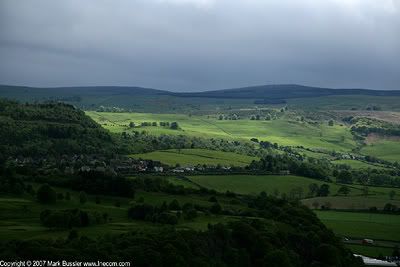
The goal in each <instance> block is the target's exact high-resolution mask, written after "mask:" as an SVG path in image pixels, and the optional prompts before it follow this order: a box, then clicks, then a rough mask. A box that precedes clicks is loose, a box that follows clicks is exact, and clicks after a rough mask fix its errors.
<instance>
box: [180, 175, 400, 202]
mask: <svg viewBox="0 0 400 267" xmlns="http://www.w3.org/2000/svg"><path fill="white" fill-rule="evenodd" d="M188 178H189V179H190V180H191V181H193V182H194V183H195V184H197V185H200V186H203V187H206V188H209V189H214V190H216V191H219V192H225V191H227V190H229V191H233V192H237V193H240V194H258V193H260V192H261V191H265V192H267V193H268V194H273V195H274V194H276V192H278V193H279V195H281V194H282V193H284V194H286V195H289V194H290V192H291V190H292V189H295V188H301V189H302V197H301V198H305V199H303V200H302V202H303V203H304V204H305V205H307V206H308V207H310V208H312V207H313V206H312V205H313V203H314V202H317V203H318V204H319V206H322V205H326V203H329V204H330V206H331V208H334V209H351V210H353V209H369V208H370V207H377V208H378V209H382V208H383V207H384V206H385V204H387V203H392V204H394V205H397V206H400V189H399V188H386V187H374V186H371V187H369V188H368V196H363V195H362V194H363V187H362V186H360V185H348V186H349V187H350V190H351V191H350V193H349V195H348V196H339V195H337V191H338V189H339V187H340V186H341V185H338V184H335V183H327V184H328V185H329V191H330V195H329V196H328V197H314V198H306V197H307V194H308V193H309V188H308V186H309V185H310V184H312V183H316V184H317V185H319V186H320V185H321V184H323V183H324V182H322V181H318V180H315V179H310V178H306V177H300V176H292V175H196V176H188ZM183 185H184V184H183ZM184 186H185V185H184ZM392 190H394V191H395V192H396V195H395V197H394V199H393V200H391V199H390V197H389V192H390V191H392Z"/></svg>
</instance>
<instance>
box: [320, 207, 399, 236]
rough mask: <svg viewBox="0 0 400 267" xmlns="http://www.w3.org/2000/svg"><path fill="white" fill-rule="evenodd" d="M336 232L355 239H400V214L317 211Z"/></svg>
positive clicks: (322, 219)
mask: <svg viewBox="0 0 400 267" xmlns="http://www.w3.org/2000/svg"><path fill="white" fill-rule="evenodd" d="M315 213H316V214H317V216H318V218H319V219H320V220H321V221H322V222H323V223H324V224H325V225H326V226H327V227H328V228H331V229H332V230H333V231H334V232H335V233H337V234H339V235H341V236H345V237H352V238H355V239H363V238H370V239H376V240H389V241H395V242H399V240H400V216H398V215H389V214H374V213H361V212H344V211H315Z"/></svg>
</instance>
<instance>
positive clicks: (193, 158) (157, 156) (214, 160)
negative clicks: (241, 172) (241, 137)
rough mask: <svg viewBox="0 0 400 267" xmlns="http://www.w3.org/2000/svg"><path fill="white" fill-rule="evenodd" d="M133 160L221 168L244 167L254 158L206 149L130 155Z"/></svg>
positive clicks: (171, 150)
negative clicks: (205, 165) (139, 159)
mask: <svg viewBox="0 0 400 267" xmlns="http://www.w3.org/2000/svg"><path fill="white" fill-rule="evenodd" d="M131 156H132V157H134V158H142V159H152V160H157V161H160V162H162V163H165V164H167V165H171V166H175V165H176V164H180V165H181V166H195V165H198V164H207V165H214V166H216V165H218V164H220V165H222V166H246V165H248V164H249V163H251V161H253V160H257V158H255V157H250V156H246V155H239V154H236V153H232V152H223V151H216V150H207V149H181V150H177V149H170V150H162V151H155V152H150V153H144V154H134V155H131Z"/></svg>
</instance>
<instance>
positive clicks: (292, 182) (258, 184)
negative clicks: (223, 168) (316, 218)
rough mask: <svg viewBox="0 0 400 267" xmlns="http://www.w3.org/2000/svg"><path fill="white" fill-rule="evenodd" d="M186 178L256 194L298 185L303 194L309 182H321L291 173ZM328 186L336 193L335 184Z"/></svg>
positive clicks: (239, 191) (221, 188)
mask: <svg viewBox="0 0 400 267" xmlns="http://www.w3.org/2000/svg"><path fill="white" fill-rule="evenodd" d="M188 178H189V179H190V180H192V181H193V182H195V183H197V184H199V185H201V186H204V187H207V188H210V189H215V190H217V191H220V192H225V191H227V190H229V191H233V192H236V193H240V194H258V193H260V192H262V191H265V192H267V193H268V194H274V192H275V191H276V190H278V191H279V193H285V194H288V193H289V192H290V190H292V189H294V188H296V187H300V188H302V189H303V196H305V195H306V194H307V193H308V186H309V185H310V184H312V183H316V184H318V185H321V184H323V182H321V181H318V180H314V179H310V178H305V177H300V176H293V175H198V176H189V177H188ZM330 186H331V191H332V192H335V193H336V192H337V190H338V189H339V186H337V185H335V184H331V185H330Z"/></svg>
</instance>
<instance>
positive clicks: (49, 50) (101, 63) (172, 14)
mask: <svg viewBox="0 0 400 267" xmlns="http://www.w3.org/2000/svg"><path fill="white" fill-rule="evenodd" d="M0 83H1V84H16V85H30V86H76V85H137V86H145V87H153V88H160V89H170V90H176V91H190V90H208V89H220V88H230V87H240V86H245V85H255V84H271V83H274V84H276V83H299V84H306V85H316V86H326V87H345V88H346V87H364V88H374V89H400V0H291V1H289V0H57V1H56V0H35V1H29V0H25V1H24V0H1V1H0Z"/></svg>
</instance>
